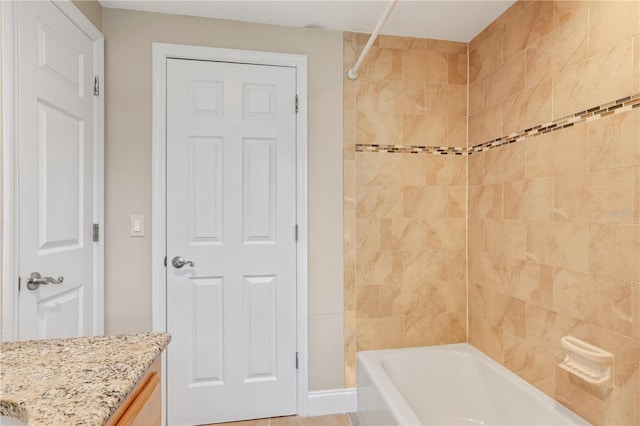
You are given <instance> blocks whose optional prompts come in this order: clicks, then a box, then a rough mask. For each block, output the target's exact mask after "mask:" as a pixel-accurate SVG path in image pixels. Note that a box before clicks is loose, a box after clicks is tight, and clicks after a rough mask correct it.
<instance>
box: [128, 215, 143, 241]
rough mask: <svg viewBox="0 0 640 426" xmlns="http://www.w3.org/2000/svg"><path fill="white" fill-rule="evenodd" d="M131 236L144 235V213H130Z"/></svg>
mask: <svg viewBox="0 0 640 426" xmlns="http://www.w3.org/2000/svg"><path fill="white" fill-rule="evenodd" d="M131 236H132V237H144V215H141V214H132V215H131Z"/></svg>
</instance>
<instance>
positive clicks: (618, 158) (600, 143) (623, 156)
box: [589, 109, 640, 170]
mask: <svg viewBox="0 0 640 426" xmlns="http://www.w3.org/2000/svg"><path fill="white" fill-rule="evenodd" d="M639 141H640V110H638V109H636V110H633V111H630V112H627V113H623V114H616V115H612V116H610V117H606V118H603V119H601V120H595V121H592V122H591V123H589V160H590V162H591V170H600V169H610V168H614V167H624V166H637V165H639V164H640V142H639Z"/></svg>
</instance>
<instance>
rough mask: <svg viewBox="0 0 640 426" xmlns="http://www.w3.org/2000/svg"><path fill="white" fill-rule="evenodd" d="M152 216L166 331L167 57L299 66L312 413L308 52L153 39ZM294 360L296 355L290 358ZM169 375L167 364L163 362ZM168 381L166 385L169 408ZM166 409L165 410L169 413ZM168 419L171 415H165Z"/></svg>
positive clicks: (300, 382) (302, 405)
mask: <svg viewBox="0 0 640 426" xmlns="http://www.w3.org/2000/svg"><path fill="white" fill-rule="evenodd" d="M152 52H153V56H152V58H153V59H152V64H153V65H152V68H153V129H152V161H153V164H152V215H151V223H152V227H151V228H152V229H151V240H152V245H151V253H152V258H151V298H152V306H151V315H152V327H153V331H158V332H166V331H167V297H166V294H167V293H166V292H167V268H166V267H165V264H164V262H165V258H166V255H167V254H166V247H167V244H166V242H167V238H166V164H167V163H166V158H167V152H166V148H167V147H166V122H167V115H166V101H167V93H166V87H167V68H166V63H167V60H168V59H187V60H189V59H190V60H205V61H214V62H233V63H242V64H255V65H271V66H284V67H292V68H295V70H296V92H297V95H298V108H299V109H298V113H297V114H296V222H297V224H298V242H297V245H296V281H297V282H296V322H297V324H296V328H297V331H296V351H297V352H298V355H299V359H298V371H297V390H296V395H297V414H298V415H301V416H306V415H307V400H308V388H309V383H308V378H309V375H308V353H307V352H308V351H307V348H308V308H307V298H308V240H307V237H308V229H307V209H308V208H307V56H306V55H295V54H286V53H271V52H258V51H250V50H237V49H223V48H214V47H201V46H189V45H179V44H166V43H153V45H152ZM291 362H294V360H291ZM163 368H164V369H165V374H162V378H163V381H164V380H165V378H166V377H167V374H166V369H167V363H166V362H163ZM166 392H167V384H166V381H165V383H164V385H163V386H162V400H163V407H165V410H166V407H167V404H166V403H165V401H166ZM165 414H166V413H163V415H165ZM164 418H166V417H164Z"/></svg>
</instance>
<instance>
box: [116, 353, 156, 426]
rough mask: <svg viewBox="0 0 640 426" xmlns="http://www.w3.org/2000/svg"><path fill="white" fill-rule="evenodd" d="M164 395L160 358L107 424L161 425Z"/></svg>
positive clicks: (124, 425) (125, 425)
mask: <svg viewBox="0 0 640 426" xmlns="http://www.w3.org/2000/svg"><path fill="white" fill-rule="evenodd" d="M161 422H162V397H161V389H160V359H159V358H158V360H157V361H156V362H154V363H153V365H152V366H151V368H149V371H148V372H147V374H146V375H145V376H144V378H143V379H142V380H141V381H140V383H138V386H136V388H135V389H134V390H133V391H132V392H131V393H130V394H129V396H128V397H127V399H125V400H124V402H123V403H122V405H121V406H120V408H118V410H117V411H116V412H115V413H114V414H113V415H112V416H111V418H110V419H109V421H108V422H107V426H111V425H118V426H129V425H131V426H136V425H160V424H161Z"/></svg>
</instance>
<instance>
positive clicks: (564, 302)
mask: <svg viewBox="0 0 640 426" xmlns="http://www.w3.org/2000/svg"><path fill="white" fill-rule="evenodd" d="M553 309H554V311H556V312H559V313H561V314H563V315H566V316H569V317H572V318H577V319H579V320H582V321H585V322H588V323H591V324H596V325H598V326H600V327H603V328H606V329H608V330H611V331H613V332H616V333H620V334H623V335H625V336H631V334H632V325H631V283H630V282H629V281H625V280H620V279H616V278H609V277H606V276H604V275H591V274H584V273H579V272H573V271H570V270H568V269H559V270H557V271H556V273H555V276H554V278H553Z"/></svg>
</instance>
